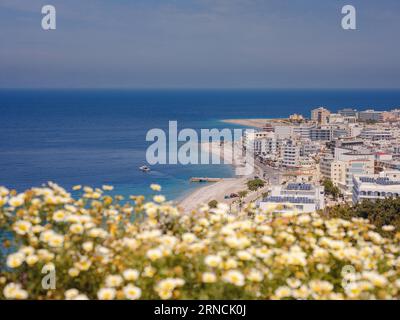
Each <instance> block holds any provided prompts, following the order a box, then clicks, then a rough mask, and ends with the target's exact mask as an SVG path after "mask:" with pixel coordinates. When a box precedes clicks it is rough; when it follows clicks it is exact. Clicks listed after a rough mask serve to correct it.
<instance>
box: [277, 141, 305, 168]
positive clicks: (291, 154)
mask: <svg viewBox="0 0 400 320" xmlns="http://www.w3.org/2000/svg"><path fill="white" fill-rule="evenodd" d="M281 158H282V166H284V167H289V168H290V167H292V168H293V167H299V160H300V145H299V143H298V142H297V141H295V140H292V139H287V140H285V141H284V142H283V144H282V147H281Z"/></svg>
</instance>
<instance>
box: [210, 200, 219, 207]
mask: <svg viewBox="0 0 400 320" xmlns="http://www.w3.org/2000/svg"><path fill="white" fill-rule="evenodd" d="M208 206H209V207H210V208H212V209H215V208H216V207H217V206H218V201H217V200H211V201H210V202H209V203H208Z"/></svg>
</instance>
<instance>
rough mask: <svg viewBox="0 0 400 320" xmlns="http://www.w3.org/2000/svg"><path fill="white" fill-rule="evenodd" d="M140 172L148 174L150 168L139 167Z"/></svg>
mask: <svg viewBox="0 0 400 320" xmlns="http://www.w3.org/2000/svg"><path fill="white" fill-rule="evenodd" d="M139 169H140V170H142V171H143V172H149V171H150V168H149V167H148V166H141V167H139Z"/></svg>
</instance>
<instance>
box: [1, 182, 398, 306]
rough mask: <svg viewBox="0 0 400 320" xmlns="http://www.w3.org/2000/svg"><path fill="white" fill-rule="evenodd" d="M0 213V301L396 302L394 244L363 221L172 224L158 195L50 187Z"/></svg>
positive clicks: (5, 203) (258, 216)
mask: <svg viewBox="0 0 400 320" xmlns="http://www.w3.org/2000/svg"><path fill="white" fill-rule="evenodd" d="M76 189H78V188H76ZM104 189H107V190H109V189H110V188H109V187H105V188H104ZM154 190H155V188H154ZM0 204H1V205H0V223H1V224H0V225H1V226H2V228H3V231H4V232H11V235H12V236H11V238H10V241H11V243H10V248H11V249H12V253H9V254H7V257H6V264H7V269H3V270H2V271H1V275H0V298H7V299H25V298H28V299H139V298H140V299H282V298H293V299H342V298H344V299H375V298H377V299H389V298H399V297H400V291H399V290H400V288H399V287H400V281H399V278H400V271H399V270H400V269H399V268H400V258H399V247H400V246H399V245H400V243H399V242H400V234H399V233H395V232H393V233H392V235H391V237H390V238H384V237H382V236H380V235H379V234H378V233H376V232H375V231H374V227H373V226H372V225H370V224H368V223H367V222H366V221H365V220H363V219H353V220H352V221H346V220H341V219H337V218H334V219H326V220H325V219H323V218H321V216H319V215H318V214H317V213H313V214H301V215H296V214H294V213H293V214H281V215H273V216H272V219H271V212H259V211H257V210H255V208H254V205H249V206H247V207H246V208H245V209H244V210H243V212H239V213H236V214H234V215H233V214H229V213H228V206H226V205H224V204H218V206H217V207H216V208H214V209H210V208H209V207H208V206H205V207H202V208H199V210H198V211H197V212H193V213H191V214H182V213H181V212H180V211H179V210H178V209H177V208H176V207H174V206H173V205H171V204H170V203H167V202H165V198H164V197H163V196H160V195H155V196H154V198H153V199H152V201H149V202H145V201H144V198H143V197H131V198H130V199H129V200H127V199H125V200H124V199H123V198H122V197H119V196H115V197H111V196H109V195H107V194H106V192H104V191H103V190H100V189H92V188H88V187H86V188H84V189H83V192H82V195H81V197H80V198H77V199H74V198H72V197H71V195H70V194H69V193H68V192H66V191H65V190H64V189H62V188H60V187H59V186H57V185H55V184H50V185H49V186H48V187H46V188H33V189H31V190H28V191H26V192H25V193H21V194H16V193H15V192H10V191H8V190H7V189H5V188H1V189H0ZM249 212H251V213H252V215H254V218H249ZM43 267H46V268H47V269H48V270H51V269H52V268H54V270H55V271H56V287H55V289H54V290H46V289H44V288H43V287H42V279H43V276H44V274H43V273H42V270H43ZM344 267H346V268H344ZM349 268H350V269H351V270H353V271H354V272H353V274H351V277H348V276H347V273H344V270H345V271H346V270H349Z"/></svg>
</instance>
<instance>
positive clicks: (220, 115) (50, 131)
mask: <svg viewBox="0 0 400 320" xmlns="http://www.w3.org/2000/svg"><path fill="white" fill-rule="evenodd" d="M317 106H326V107H328V108H329V109H331V110H333V111H335V110H337V109H340V108H344V107H354V108H357V109H366V108H375V109H378V110H384V109H392V108H395V107H400V91H390V90H0V185H5V186H7V187H8V188H15V189H17V190H18V191H23V190H25V189H27V188H29V187H32V186H40V185H42V184H43V183H46V182H47V181H54V182H57V183H58V184H60V185H61V186H63V187H65V188H67V189H70V188H71V187H72V186H73V185H76V184H83V185H91V186H95V187H98V186H101V185H103V184H111V185H113V186H114V187H115V193H118V194H122V195H130V194H145V195H148V194H149V188H148V187H149V185H150V184H151V183H159V184H160V185H162V186H163V193H164V194H165V195H166V196H167V197H168V198H169V199H177V198H179V197H181V196H182V195H184V194H185V193H187V192H190V191H191V190H193V189H194V188H196V187H198V184H194V183H190V182H189V179H190V177H192V176H210V177H230V176H232V175H233V171H232V168H231V167H229V166H226V165H186V166H183V165H156V166H154V167H152V171H151V172H150V173H143V172H141V171H140V170H139V169H138V167H140V166H141V165H144V164H146V159H145V152H146V149H147V147H148V146H149V145H150V144H151V142H146V140H145V137H146V133H147V131H148V130H150V129H152V128H161V129H166V128H167V127H168V121H170V120H176V121H178V128H179V129H183V128H193V129H200V128H226V127H228V128H231V127H233V126H232V125H228V124H225V123H222V122H220V120H221V119H228V118H258V117H266V118H271V117H274V118H275V117H286V116H289V115H290V114H292V113H300V114H303V115H305V116H309V114H310V110H311V109H312V108H314V107H317Z"/></svg>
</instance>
